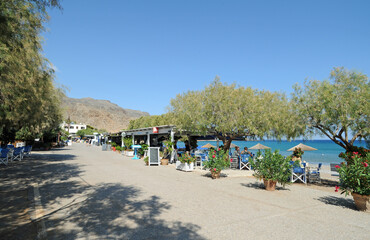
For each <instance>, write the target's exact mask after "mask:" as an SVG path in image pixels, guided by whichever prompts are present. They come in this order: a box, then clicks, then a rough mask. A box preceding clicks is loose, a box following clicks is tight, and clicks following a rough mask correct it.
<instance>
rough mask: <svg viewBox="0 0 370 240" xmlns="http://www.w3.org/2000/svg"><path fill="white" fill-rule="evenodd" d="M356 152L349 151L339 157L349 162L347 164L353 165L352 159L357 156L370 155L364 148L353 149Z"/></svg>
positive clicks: (369, 151)
mask: <svg viewBox="0 0 370 240" xmlns="http://www.w3.org/2000/svg"><path fill="white" fill-rule="evenodd" d="M353 148H354V149H355V151H347V152H345V153H343V152H342V153H340V154H339V157H340V158H343V159H344V160H346V161H347V163H349V164H351V163H352V161H353V160H352V159H353V158H354V156H355V155H360V156H366V155H367V154H368V153H370V150H369V149H366V148H363V147H353Z"/></svg>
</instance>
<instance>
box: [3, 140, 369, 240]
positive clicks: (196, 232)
mask: <svg viewBox="0 0 370 240" xmlns="http://www.w3.org/2000/svg"><path fill="white" fill-rule="evenodd" d="M19 166H20V167H19V169H22V166H23V167H24V168H25V169H27V168H28V170H23V171H21V172H22V174H18V175H17V174H14V175H13V176H12V177H13V179H16V178H19V180H20V182H24V184H26V185H27V184H31V183H33V184H35V183H36V184H37V186H38V190H39V193H40V199H41V205H42V210H41V211H39V214H40V215H39V216H38V219H36V220H35V221H34V222H40V221H41V220H43V222H44V224H45V232H46V234H45V238H47V239H288V238H291V239H293V238H294V239H369V236H370V234H369V233H370V231H369V227H370V214H366V213H363V212H358V211H356V210H355V206H354V203H353V200H352V197H345V196H344V195H340V194H339V193H335V192H334V188H332V187H325V186H305V185H303V184H293V185H290V186H287V187H286V188H280V187H279V188H278V190H277V191H275V192H267V191H265V190H264V189H263V187H262V183H261V182H258V181H256V180H255V179H254V178H253V177H248V176H244V175H241V174H242V173H240V172H246V171H238V170H234V172H232V171H230V172H228V171H225V172H226V173H227V174H228V175H229V176H228V177H223V178H221V179H218V180H212V179H211V178H209V177H208V176H207V175H206V174H205V172H202V171H195V172H180V171H176V170H175V169H174V167H173V166H159V167H156V166H151V167H148V166H145V165H144V162H143V161H142V160H131V159H130V158H127V157H124V156H122V155H119V154H117V153H115V152H103V151H101V148H100V147H93V146H86V145H84V144H74V145H73V146H70V147H66V148H63V149H60V150H53V151H51V152H45V153H38V154H37V157H35V158H34V159H31V160H29V161H28V162H21V163H19ZM7 172H8V171H7V169H5V168H2V169H1V174H2V175H1V177H3V176H5V175H6V174H7ZM4 174H5V175H4ZM30 239H33V238H30Z"/></svg>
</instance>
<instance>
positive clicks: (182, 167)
mask: <svg viewBox="0 0 370 240" xmlns="http://www.w3.org/2000/svg"><path fill="white" fill-rule="evenodd" d="M176 169H177V170H181V171H184V172H191V171H193V170H194V163H190V164H187V163H181V162H180V161H176Z"/></svg>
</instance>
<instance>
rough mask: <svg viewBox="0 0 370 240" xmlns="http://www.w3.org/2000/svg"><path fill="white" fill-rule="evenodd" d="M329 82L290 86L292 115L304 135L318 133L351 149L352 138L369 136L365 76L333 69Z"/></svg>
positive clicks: (368, 90) (368, 89) (368, 94)
mask: <svg viewBox="0 0 370 240" xmlns="http://www.w3.org/2000/svg"><path fill="white" fill-rule="evenodd" d="M330 80H331V81H328V80H326V81H318V80H311V81H309V82H306V83H305V84H304V87H303V88H302V87H301V86H299V85H295V86H294V90H295V91H294V94H293V96H292V100H293V102H294V104H293V107H294V109H295V110H294V111H295V114H296V115H297V117H298V118H299V122H300V123H301V125H302V126H306V134H307V135H312V134H321V135H324V136H326V137H328V138H329V139H330V140H332V141H333V142H335V143H336V144H338V145H339V146H341V147H343V148H344V149H346V150H347V151H352V149H353V148H354V142H355V140H356V139H368V138H369V130H370V124H369V122H370V121H369V120H370V119H369V116H370V101H369V99H370V83H369V80H368V78H367V76H366V75H364V74H362V73H359V72H355V71H348V70H346V69H344V68H343V67H341V68H334V69H333V70H332V72H331V74H330Z"/></svg>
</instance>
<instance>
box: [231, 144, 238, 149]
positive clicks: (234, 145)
mask: <svg viewBox="0 0 370 240" xmlns="http://www.w3.org/2000/svg"><path fill="white" fill-rule="evenodd" d="M234 147H239V146H238V145H236V144H234V143H230V148H234Z"/></svg>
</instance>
